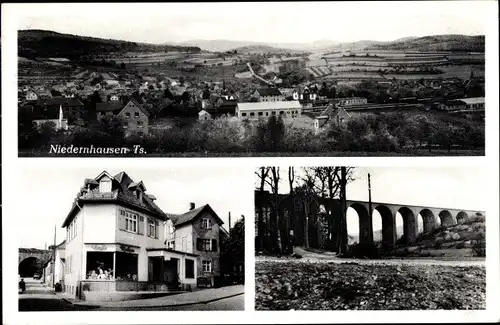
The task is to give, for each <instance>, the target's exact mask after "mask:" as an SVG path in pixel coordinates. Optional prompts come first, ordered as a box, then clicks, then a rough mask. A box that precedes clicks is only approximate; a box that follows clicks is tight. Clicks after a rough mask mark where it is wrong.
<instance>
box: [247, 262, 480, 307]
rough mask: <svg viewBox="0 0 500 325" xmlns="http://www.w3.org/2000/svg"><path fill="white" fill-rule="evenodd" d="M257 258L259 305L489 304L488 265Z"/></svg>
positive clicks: (256, 298) (407, 305) (403, 305)
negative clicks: (487, 288) (487, 296)
mask: <svg viewBox="0 0 500 325" xmlns="http://www.w3.org/2000/svg"><path fill="white" fill-rule="evenodd" d="M372 262H373V261H363V262H361V263H359V262H355V263H353V262H342V263H338V262H332V261H324V260H323V261H322V260H317V261H303V260H280V261H273V260H266V261H263V260H262V259H260V258H259V259H258V260H257V262H256V270H255V277H256V279H255V285H256V296H255V308H256V309H257V310H291V309H293V310H424V309H425V310H440V309H441V310H442V309H447V310H451V309H462V310H465V309H469V310H470V309H485V308H486V270H485V268H484V266H477V265H474V266H462V265H459V264H455V265H446V264H442V262H441V261H432V262H437V263H425V261H417V262H419V263H418V264H416V263H398V264H395V263H393V261H376V262H377V263H372Z"/></svg>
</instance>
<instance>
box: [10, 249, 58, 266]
mask: <svg viewBox="0 0 500 325" xmlns="http://www.w3.org/2000/svg"><path fill="white" fill-rule="evenodd" d="M51 256H52V251H50V250H45V249H38V248H19V259H18V261H17V263H18V264H21V262H22V261H24V260H25V259H28V258H34V259H37V260H39V261H41V262H42V263H43V262H46V261H48V260H49V259H50V258H51Z"/></svg>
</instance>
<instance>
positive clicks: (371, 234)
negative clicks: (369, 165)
mask: <svg viewBox="0 0 500 325" xmlns="http://www.w3.org/2000/svg"><path fill="white" fill-rule="evenodd" d="M368 212H369V213H370V218H369V220H370V229H369V231H370V232H369V234H368V235H369V239H370V242H371V241H373V229H371V228H372V227H373V226H372V225H373V222H372V213H373V210H372V185H371V181H370V173H368Z"/></svg>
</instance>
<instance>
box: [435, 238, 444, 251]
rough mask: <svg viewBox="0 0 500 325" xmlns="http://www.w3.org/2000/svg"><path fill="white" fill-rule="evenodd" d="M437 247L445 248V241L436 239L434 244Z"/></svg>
mask: <svg viewBox="0 0 500 325" xmlns="http://www.w3.org/2000/svg"><path fill="white" fill-rule="evenodd" d="M433 247H434V248H435V249H441V248H443V241H442V240H441V239H438V240H436V242H435V243H434V246H433Z"/></svg>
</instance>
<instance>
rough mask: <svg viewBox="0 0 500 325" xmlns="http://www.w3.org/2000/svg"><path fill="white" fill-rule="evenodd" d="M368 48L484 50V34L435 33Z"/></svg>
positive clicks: (453, 50)
mask: <svg viewBox="0 0 500 325" xmlns="http://www.w3.org/2000/svg"><path fill="white" fill-rule="evenodd" d="M368 49H370V50H404V51H452V52H484V36H483V35H479V36H467V35H435V36H424V37H417V38H404V39H399V40H396V41H393V42H388V43H385V44H373V45H372V46H370V47H368Z"/></svg>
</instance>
